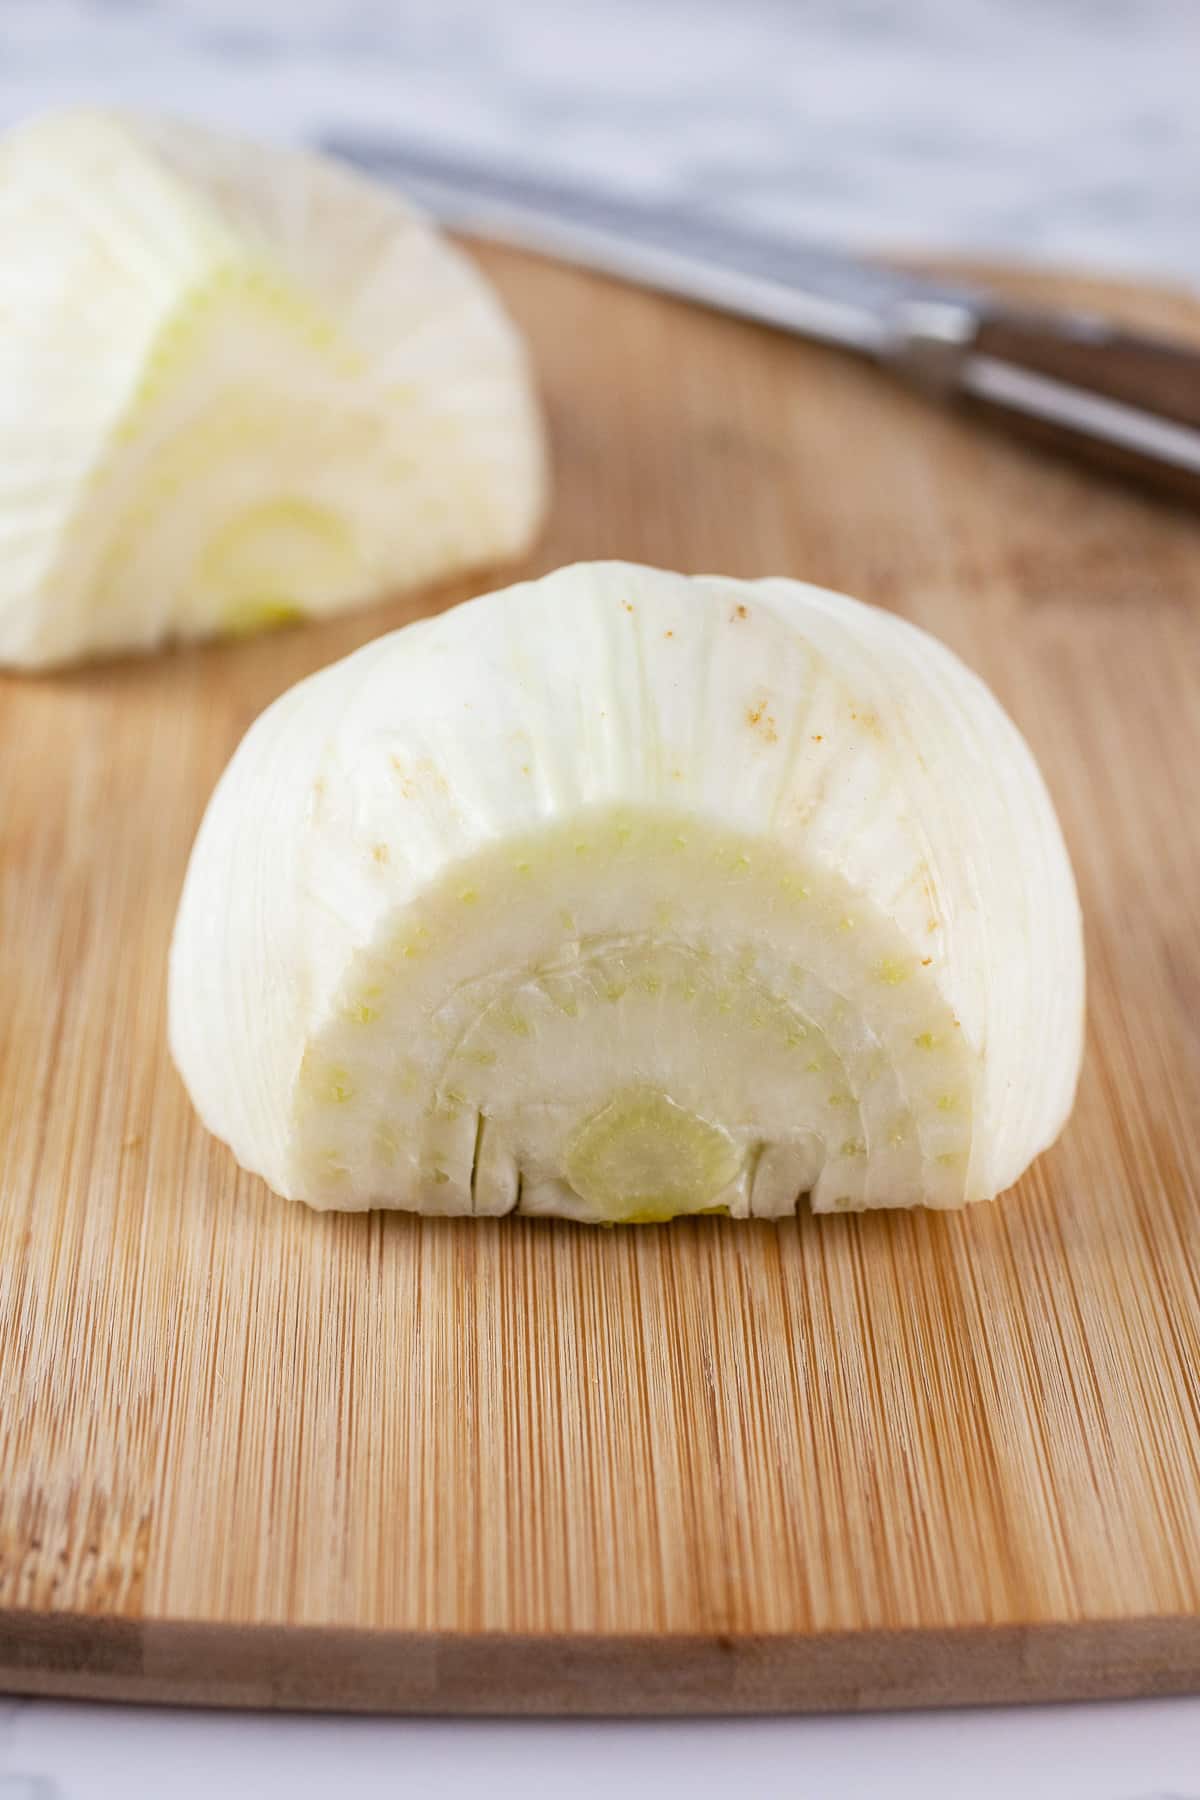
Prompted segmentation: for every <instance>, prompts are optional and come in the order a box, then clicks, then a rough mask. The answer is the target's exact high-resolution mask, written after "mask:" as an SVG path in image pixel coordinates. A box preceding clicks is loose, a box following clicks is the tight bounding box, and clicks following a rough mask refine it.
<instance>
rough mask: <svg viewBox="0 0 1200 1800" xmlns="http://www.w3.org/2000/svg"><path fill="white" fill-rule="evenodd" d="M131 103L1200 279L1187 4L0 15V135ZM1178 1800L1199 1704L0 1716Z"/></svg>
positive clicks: (389, 1759) (231, 1739) (328, 3)
mask: <svg viewBox="0 0 1200 1800" xmlns="http://www.w3.org/2000/svg"><path fill="white" fill-rule="evenodd" d="M77 99H93V100H103V101H125V102H142V103H146V104H149V105H154V106H158V107H166V108H171V109H175V110H179V111H182V112H187V113H191V114H194V115H196V116H199V117H202V118H207V119H210V120H214V121H222V122H225V123H227V124H230V125H236V126H239V127H242V128H249V129H253V130H257V131H260V132H263V133H265V134H267V135H273V136H278V137H303V138H311V139H320V138H322V137H325V136H328V135H332V134H337V135H339V136H345V135H347V134H350V133H354V132H358V133H362V134H364V135H368V136H371V137H375V138H380V137H382V138H384V139H386V138H387V137H388V136H389V135H395V136H397V137H399V138H402V139H405V140H408V141H416V142H419V143H427V144H430V145H434V146H438V147H443V148H453V149H467V150H472V151H482V152H485V153H486V154H487V155H488V156H490V157H494V158H495V159H496V161H497V162H498V163H499V164H501V165H512V166H523V165H527V166H531V167H533V168H544V167H550V168H552V169H554V170H555V171H556V172H559V173H565V174H570V175H573V176H578V177H583V178H587V179H589V180H594V181H596V182H598V183H601V184H609V185H611V186H615V187H619V188H621V189H625V190H631V191H633V192H636V193H639V194H644V195H647V196H649V197H653V198H655V199H677V200H679V201H681V202H686V203H688V204H690V205H700V206H705V207H711V208H713V209H716V210H718V211H723V212H729V213H731V214H733V215H736V216H738V217H740V218H743V219H751V220H754V221H757V222H759V223H761V224H765V225H771V226H774V227H775V228H777V229H779V230H780V231H783V232H791V233H796V234H802V235H817V236H820V237H825V238H828V239H829V240H830V241H840V242H845V243H849V244H856V245H870V246H881V247H901V248H922V249H924V248H949V249H954V250H975V251H986V252H1000V253H1003V254H1006V255H1010V256H1012V257H1016V258H1023V259H1035V260H1041V261H1048V262H1054V263H1077V264H1080V265H1090V266H1093V267H1098V268H1103V269H1113V270H1123V271H1130V272H1139V273H1143V274H1146V275H1151V276H1158V277H1162V278H1166V279H1175V280H1182V281H1185V282H1190V283H1193V284H1196V285H1200V0H807V3H804V0H578V3H576V0H426V3H425V4H412V3H405V0H0V122H5V121H8V120H11V119H14V118H16V117H19V116H20V115H21V114H22V113H25V112H29V111H33V110H36V109H38V108H41V107H44V106H48V105H52V104H57V103H61V102H63V101H67V100H77ZM614 1787H615V1788H616V1789H617V1790H618V1791H619V1792H620V1793H621V1795H622V1796H623V1797H627V1800H638V1797H639V1796H642V1795H651V1794H652V1795H654V1796H655V1800H670V1796H674V1795H686V1796H688V1800H705V1796H708V1795H713V1796H718V1795H719V1796H721V1797H722V1800H724V1797H725V1796H727V1795H728V1794H729V1793H730V1792H736V1791H739V1790H744V1791H747V1792H750V1793H752V1794H753V1795H754V1796H755V1800H776V1797H777V1796H778V1797H780V1800H782V1797H783V1796H787V1800H841V1797H842V1796H847V1797H848V1796H855V1797H857V1796H860V1795H861V1796H869V1797H870V1800H917V1796H920V1800H967V1797H968V1796H969V1800H1010V1797H1016V1800H1186V1797H1187V1796H1189V1795H1190V1796H1192V1800H1200V1700H1180V1701H1171V1702H1160V1703H1155V1704H1143V1705H1128V1706H1111V1707H1099V1708H1087V1707H1077V1708H1053V1709H1049V1708H1048V1709H1031V1710H1026V1711H1005V1712H993V1713H973V1714H964V1713H957V1714H946V1715H942V1716H929V1715H925V1716H912V1717H908V1718H900V1717H894V1718H887V1717H879V1718H875V1719H870V1720H836V1719H831V1720H816V1719H814V1720H798V1719H797V1720H765V1721H759V1722H747V1721H742V1722H738V1723H733V1722H725V1723H715V1722H700V1723H695V1724H690V1725H689V1724H682V1723H679V1724H670V1725H667V1724H663V1725H650V1724H628V1725H620V1724H616V1723H613V1724H607V1725H605V1724H590V1725H582V1724H580V1725H570V1724H562V1723H559V1724H552V1723H545V1724H541V1725H538V1724H532V1723H521V1724H515V1723H514V1724H511V1725H503V1724H492V1725H484V1724H454V1723H452V1722H446V1721H441V1722H426V1723H421V1722H412V1721H403V1720H392V1721H369V1720H345V1719H301V1718H265V1717H258V1718H255V1717H246V1716H241V1717H234V1716H224V1717H222V1716H220V1715H203V1714H198V1713H191V1714H189V1713H171V1712H157V1713H148V1712H143V1711H140V1710H138V1709H134V1708H115V1707H114V1708H101V1707H71V1706H65V1705H57V1704H52V1703H50V1702H19V1703H18V1702H8V1703H5V1702H3V1701H0V1800H162V1797H163V1796H169V1797H170V1800H208V1797H209V1796H211V1795H214V1794H220V1795H222V1796H223V1797H228V1800H242V1797H243V1796H244V1797H246V1800H276V1797H277V1796H278V1797H279V1800H284V1797H285V1796H286V1800H317V1797H318V1796H320V1797H324V1796H330V1795H343V1794H344V1795H346V1796H347V1800H375V1797H376V1796H379V1797H380V1800H382V1797H383V1796H388V1797H391V1796H401V1795H404V1796H409V1795H411V1796H424V1795H429V1794H437V1795H439V1796H440V1797H441V1800H455V1797H456V1796H458V1795H463V1796H466V1795H471V1796H475V1795H478V1794H480V1793H486V1794H488V1795H489V1796H496V1797H497V1800H500V1797H502V1796H506V1795H513V1796H517V1795H521V1796H524V1795H526V1794H527V1793H529V1792H531V1791H534V1790H538V1791H541V1790H545V1791H555V1792H558V1793H561V1794H564V1795H579V1796H584V1795H596V1796H599V1795H605V1796H607V1795H608V1794H609V1793H611V1792H612V1790H613V1788H614Z"/></svg>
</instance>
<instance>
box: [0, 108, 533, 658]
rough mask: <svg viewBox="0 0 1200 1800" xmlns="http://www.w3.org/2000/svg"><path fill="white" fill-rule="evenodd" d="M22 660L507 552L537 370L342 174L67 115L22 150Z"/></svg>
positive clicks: (456, 266) (13, 266)
mask: <svg viewBox="0 0 1200 1800" xmlns="http://www.w3.org/2000/svg"><path fill="white" fill-rule="evenodd" d="M0 242H2V243H3V246H4V258H3V262H2V264H0V664H10V665H18V666H26V667H37V666H41V665H47V664H54V663H59V662H64V661H69V660H72V659H75V658H78V657H82V656H86V655H90V654H98V653H101V652H108V651H115V650H121V649H127V648H142V649H145V648H149V647H151V646H153V645H155V644H158V643H160V642H162V641H163V640H164V639H167V638H176V637H179V638H187V637H199V636H205V635H208V634H211V633H216V632H223V631H244V630H249V629H253V628H255V627H257V626H260V625H269V624H273V623H277V622H279V621H282V620H286V619H290V618H294V617H296V616H298V615H304V614H316V613H327V612H333V611H336V610H337V609H339V608H343V607H348V606H352V605H355V604H358V603H360V602H362V601H365V600H370V599H374V598H378V597H379V596H380V595H381V594H384V593H387V592H391V591H395V590H397V589H399V588H401V587H404V586H407V585H410V584H413V583H417V582H421V581H425V580H427V579H433V578H435V577H441V576H444V575H449V574H451V573H454V572H456V571H460V570H463V569H467V568H472V567H478V566H481V565H483V564H486V563H490V562H492V561H495V560H498V559H500V558H503V557H506V556H510V555H514V554H516V553H518V552H520V551H521V550H523V549H524V547H525V546H526V545H527V543H528V542H529V540H530V538H531V536H532V534H533V532H534V530H535V528H536V525H537V522H538V519H539V516H540V512H541V509H542V503H543V485H544V483H543V445H542V433H541V425H540V420H539V416H538V411H537V406H536V403H535V400H534V396H533V393H532V388H531V383H530V379H529V374H528V370H527V367H526V359H525V354H524V351H523V348H522V345H521V343H520V341H519V339H518V337H517V334H516V332H515V331H514V329H513V327H512V326H511V325H510V323H509V321H508V319H507V318H506V316H505V315H504V313H503V312H502V310H501V308H500V306H499V304H498V302H497V301H496V299H495V298H494V296H493V294H492V292H491V291H490V289H489V288H488V286H487V285H486V283H485V282H484V281H483V279H482V277H481V276H480V275H479V274H478V273H477V272H476V271H475V269H474V268H473V267H472V265H471V264H470V263H469V262H468V261H467V259H466V258H465V257H464V256H462V255H461V254H460V253H459V252H458V251H457V250H455V249H454V248H453V247H452V246H451V245H449V244H448V243H446V242H445V241H444V239H442V238H441V237H440V236H439V235H438V234H437V233H436V232H435V231H434V230H433V229H432V228H431V226H430V225H429V224H427V223H426V221H425V220H424V219H423V218H421V217H420V216H419V215H418V214H417V213H415V212H413V211H412V210H411V209H410V208H409V207H408V206H406V205H405V204H404V202H403V201H401V200H400V199H398V198H397V197H396V196H395V195H394V194H392V193H391V192H389V191H387V190H385V189H383V188H380V187H378V186H376V185H374V184H373V183H371V182H369V181H366V180H363V179H362V178H360V177H358V176H356V175H354V174H352V173H350V172H349V171H347V170H345V169H342V168H340V167H338V166H336V165H335V164H332V163H330V162H328V161H326V160H323V159H322V158H320V157H316V156H312V155H307V154H304V153H301V152H299V151H295V150H288V149H280V148H275V147H269V146H266V145H256V144H247V143H244V142H241V141H238V140H231V139H226V138H223V137H220V136H217V135H215V134H213V133H211V132H208V131H205V130H202V129H200V128H198V127H195V126H190V125H183V124H178V123H171V122H168V121H161V120H154V121H150V120H140V121H135V120H131V119H126V118H124V117H123V116H118V115H108V114H104V113H94V112H69V113H63V114H54V115H50V116H47V117H45V118H42V119H38V120H35V121H33V122H32V123H29V124H26V125H24V126H21V127H19V128H18V129H17V130H15V131H13V132H11V133H10V134H9V135H8V136H7V137H6V138H5V139H4V140H3V142H2V143H0Z"/></svg>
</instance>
